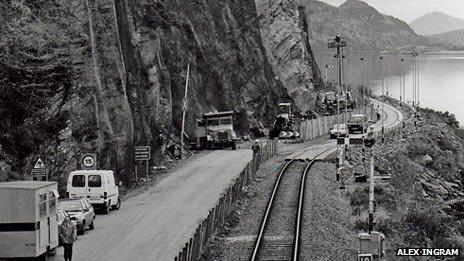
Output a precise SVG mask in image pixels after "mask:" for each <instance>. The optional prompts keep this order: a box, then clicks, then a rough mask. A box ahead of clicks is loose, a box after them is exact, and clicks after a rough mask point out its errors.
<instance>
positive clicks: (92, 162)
mask: <svg viewBox="0 0 464 261" xmlns="http://www.w3.org/2000/svg"><path fill="white" fill-rule="evenodd" d="M80 163H81V169H93V170H95V169H97V154H95V153H87V154H82V155H81V160H80Z"/></svg>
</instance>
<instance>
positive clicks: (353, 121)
mask: <svg viewBox="0 0 464 261" xmlns="http://www.w3.org/2000/svg"><path fill="white" fill-rule="evenodd" d="M367 125H368V119H367V116H366V115H364V114H353V115H351V117H350V119H349V120H348V132H349V134H364V133H366V132H367Z"/></svg>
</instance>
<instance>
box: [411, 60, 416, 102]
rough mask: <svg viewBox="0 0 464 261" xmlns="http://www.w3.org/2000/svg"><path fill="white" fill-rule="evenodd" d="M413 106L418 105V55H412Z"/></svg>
mask: <svg viewBox="0 0 464 261" xmlns="http://www.w3.org/2000/svg"><path fill="white" fill-rule="evenodd" d="M412 62H413V67H412V68H413V69H412V106H413V107H414V106H415V105H416V54H414V53H413V54H412Z"/></svg>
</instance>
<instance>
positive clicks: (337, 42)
mask: <svg viewBox="0 0 464 261" xmlns="http://www.w3.org/2000/svg"><path fill="white" fill-rule="evenodd" d="M328 47H329V48H330V49H332V48H337V54H336V55H335V57H336V58H337V59H338V86H337V95H338V97H340V88H341V86H342V54H341V53H342V52H341V51H342V50H343V49H342V48H343V47H346V41H344V40H342V38H341V37H340V35H337V36H336V37H335V39H334V40H332V41H329V43H328ZM338 97H337V152H338V155H339V154H340V145H339V144H338V138H339V137H340V127H339V124H340V99H339V98H338ZM338 171H339V170H338V168H337V181H339V179H340V174H339V172H338Z"/></svg>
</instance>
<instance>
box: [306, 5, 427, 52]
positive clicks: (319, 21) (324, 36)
mask: <svg viewBox="0 0 464 261" xmlns="http://www.w3.org/2000/svg"><path fill="white" fill-rule="evenodd" d="M298 2H299V4H300V5H303V6H305V7H306V13H307V15H308V24H309V35H310V39H311V43H313V46H314V48H316V49H317V50H326V49H327V41H328V40H331V39H333V38H334V37H335V35H337V34H340V35H341V36H342V37H344V38H346V40H347V42H348V44H349V46H350V47H351V48H352V49H354V50H384V49H407V48H409V47H411V46H416V45H424V44H425V43H426V41H425V38H423V37H421V36H418V35H417V34H415V33H414V31H413V30H412V29H411V28H410V27H409V26H408V25H407V24H406V23H405V22H403V21H401V20H399V19H397V18H394V17H392V16H389V15H384V14H382V13H380V12H378V11H377V10H376V9H375V8H373V7H371V6H369V5H368V4H367V3H365V2H363V1H359V0H348V1H346V2H345V3H344V4H342V5H341V6H339V7H334V6H331V5H328V4H325V3H322V2H319V1H316V0H298Z"/></svg>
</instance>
